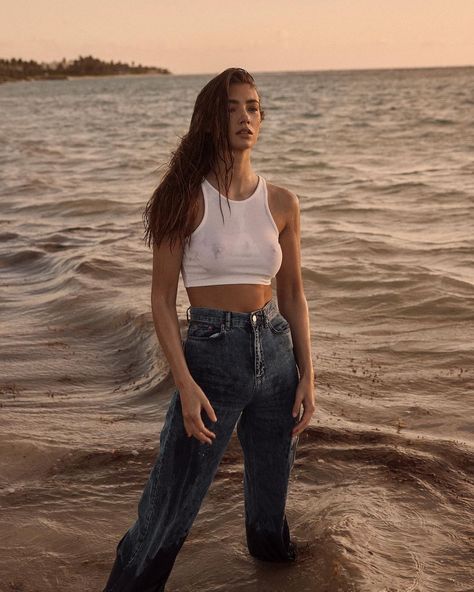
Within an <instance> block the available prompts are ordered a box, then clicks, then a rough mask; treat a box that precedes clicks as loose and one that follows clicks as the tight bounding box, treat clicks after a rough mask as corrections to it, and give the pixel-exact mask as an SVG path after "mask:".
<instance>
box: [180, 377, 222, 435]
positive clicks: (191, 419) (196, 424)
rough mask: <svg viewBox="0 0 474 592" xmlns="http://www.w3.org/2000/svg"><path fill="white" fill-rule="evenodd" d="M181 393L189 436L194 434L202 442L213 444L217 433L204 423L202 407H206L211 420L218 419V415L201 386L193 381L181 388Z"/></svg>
mask: <svg viewBox="0 0 474 592" xmlns="http://www.w3.org/2000/svg"><path fill="white" fill-rule="evenodd" d="M179 395H180V399H181V408H182V410H183V419H184V428H185V430H186V433H187V435H188V437H189V438H190V437H191V436H194V437H195V438H197V439H198V440H199V441H200V442H206V443H207V444H212V442H213V440H214V438H215V437H216V435H215V434H214V432H211V430H209V429H208V428H206V426H205V425H204V422H203V421H202V417H201V409H204V411H205V412H206V413H207V415H208V416H209V418H210V419H211V421H214V422H215V421H217V417H216V414H215V413H214V409H213V408H212V405H211V403H210V402H209V399H208V398H207V397H206V395H205V394H204V392H203V390H202V389H201V387H200V386H199V385H198V384H197V383H196V382H194V381H193V382H191V383H190V385H189V386H186V387H183V388H180V389H179Z"/></svg>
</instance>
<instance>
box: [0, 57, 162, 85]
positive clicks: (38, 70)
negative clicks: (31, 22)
mask: <svg viewBox="0 0 474 592" xmlns="http://www.w3.org/2000/svg"><path fill="white" fill-rule="evenodd" d="M163 74H171V72H170V71H169V70H168V68H157V67H156V66H143V65H142V64H138V66H136V65H135V63H134V62H132V64H131V65H130V64H127V63H124V62H114V61H111V62H106V61H104V60H100V59H98V58H95V57H93V56H79V58H78V59H76V60H66V59H65V58H63V59H62V60H61V61H57V62H52V63H49V64H48V63H44V62H42V63H38V62H35V61H34V60H23V59H21V58H20V59H17V58H11V59H3V58H0V83H2V82H17V81H20V80H27V81H31V80H69V79H73V78H97V77H100V78H104V77H106V76H143V75H145V76H161V75H163Z"/></svg>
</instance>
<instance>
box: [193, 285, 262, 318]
mask: <svg viewBox="0 0 474 592" xmlns="http://www.w3.org/2000/svg"><path fill="white" fill-rule="evenodd" d="M186 291H187V293H188V298H189V303H190V305H191V306H203V307H205V308H219V309H220V310H232V311H234V312H252V311H253V310H257V309H258V308H262V307H263V306H265V304H266V303H267V302H268V301H269V300H271V299H272V286H271V284H270V285H268V286H267V285H263V284H219V285H216V286H194V287H189V288H186Z"/></svg>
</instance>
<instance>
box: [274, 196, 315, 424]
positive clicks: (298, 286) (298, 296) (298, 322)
mask: <svg viewBox="0 0 474 592" xmlns="http://www.w3.org/2000/svg"><path fill="white" fill-rule="evenodd" d="M280 203H281V204H282V205H283V206H284V211H285V220H286V224H285V226H284V228H283V230H282V231H281V232H280V238H279V241H280V245H281V250H282V253H283V261H282V264H281V267H280V269H279V271H278V273H277V274H276V282H277V298H278V308H279V310H280V312H281V314H282V315H283V316H284V317H285V319H286V320H287V321H288V323H289V325H290V328H291V337H292V341H293V351H294V354H295V359H296V363H297V366H298V370H299V375H300V380H299V384H298V388H297V391H296V396H295V402H294V405H293V416H294V417H296V416H297V415H298V413H299V411H300V408H301V405H303V408H304V413H303V415H302V417H301V418H300V420H299V422H298V423H297V424H296V426H295V427H294V428H293V432H292V434H293V435H297V434H300V433H301V432H302V431H303V430H304V429H305V428H306V427H307V425H308V424H309V422H310V420H311V417H312V415H313V413H314V411H315V408H316V404H315V391H314V378H315V377H314V369H313V361H312V357H311V330H310V323H309V313H308V303H307V300H306V296H305V294H304V286H303V278H302V275H301V232H300V204H299V199H298V196H297V195H296V194H295V193H293V192H291V191H289V190H287V189H281V202H280Z"/></svg>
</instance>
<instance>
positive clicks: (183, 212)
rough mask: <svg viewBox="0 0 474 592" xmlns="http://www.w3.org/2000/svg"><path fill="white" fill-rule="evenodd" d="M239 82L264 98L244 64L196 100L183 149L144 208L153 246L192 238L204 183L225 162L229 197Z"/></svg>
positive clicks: (218, 79)
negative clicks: (233, 100) (232, 93)
mask: <svg viewBox="0 0 474 592" xmlns="http://www.w3.org/2000/svg"><path fill="white" fill-rule="evenodd" d="M235 83H247V84H250V85H251V86H252V87H253V88H254V89H255V90H256V91H257V95H258V98H259V101H260V102H261V97H260V94H259V93H258V90H257V87H256V84H255V80H254V78H253V76H252V75H251V74H249V72H247V71H246V70H244V69H243V68H228V69H227V70H224V71H223V72H221V73H220V74H218V75H217V76H215V77H214V78H212V79H211V80H210V81H209V82H208V83H207V84H206V85H205V86H204V87H203V88H202V90H201V91H200V93H199V94H198V96H197V98H196V102H195V104H194V110H193V114H192V116H191V123H190V125H189V131H188V132H187V133H186V134H185V135H184V136H181V138H180V142H179V144H178V147H177V148H176V150H175V151H173V152H172V153H171V158H170V160H169V162H168V164H167V166H166V170H165V173H164V174H163V176H162V179H161V181H160V183H159V185H158V187H156V189H155V190H154V191H153V194H152V195H151V197H150V199H149V200H148V203H147V204H146V206H145V209H144V211H143V222H144V226H145V234H144V240H145V243H146V244H147V245H148V246H149V247H150V246H151V243H152V242H154V243H155V244H156V245H157V246H159V245H160V243H161V241H163V240H164V239H167V240H169V242H170V249H171V248H172V245H173V244H174V243H175V242H176V241H177V240H179V241H180V242H181V244H182V245H184V242H185V241H186V240H188V241H189V240H190V238H189V237H190V235H191V233H192V227H193V221H194V220H195V216H196V214H197V211H198V206H199V202H198V194H199V193H198V190H199V187H200V185H201V183H202V181H203V178H204V177H205V176H206V175H207V174H208V173H209V172H210V171H211V170H215V169H217V165H218V163H219V161H222V164H223V166H224V170H225V175H224V176H225V179H224V186H225V189H226V191H225V194H226V195H228V193H229V187H230V182H231V178H232V177H231V173H232V170H233V157H232V150H231V146H230V141H229V133H228V132H229V112H228V98H229V87H230V85H231V84H235ZM260 117H261V120H263V119H264V117H265V112H264V110H263V109H262V107H261V105H260ZM229 160H230V162H229ZM229 174H230V175H229ZM229 177H230V178H229ZM219 191H220V187H219ZM219 203H220V200H219Z"/></svg>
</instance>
